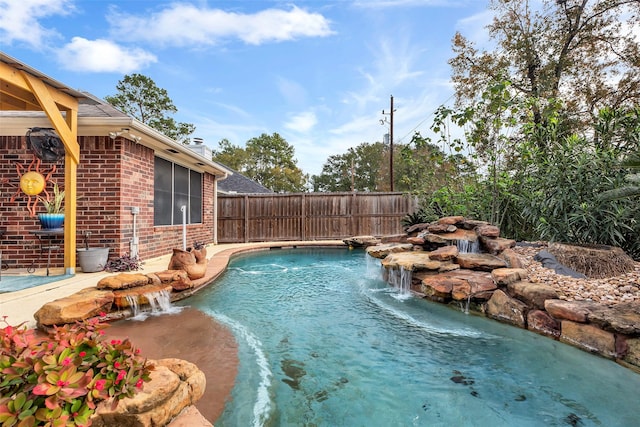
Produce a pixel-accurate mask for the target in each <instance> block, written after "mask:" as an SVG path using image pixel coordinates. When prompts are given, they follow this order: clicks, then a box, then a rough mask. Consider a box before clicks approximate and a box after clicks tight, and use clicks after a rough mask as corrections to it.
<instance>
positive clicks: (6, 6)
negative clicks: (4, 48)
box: [0, 0, 73, 48]
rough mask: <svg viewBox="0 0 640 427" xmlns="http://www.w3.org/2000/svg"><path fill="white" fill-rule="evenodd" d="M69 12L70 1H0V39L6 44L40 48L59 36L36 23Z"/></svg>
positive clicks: (71, 9) (70, 7)
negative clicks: (20, 43)
mask: <svg viewBox="0 0 640 427" xmlns="http://www.w3.org/2000/svg"><path fill="white" fill-rule="evenodd" d="M71 11H73V4H72V1H71V0H59V1H51V0H0V39H2V40H3V43H7V44H10V43H13V42H23V43H26V44H28V45H30V46H31V47H34V48H41V47H42V46H43V45H44V44H46V42H47V41H49V40H51V39H53V38H56V37H59V34H58V33H57V32H56V31H55V30H54V29H51V28H45V27H43V26H42V25H41V24H40V23H39V22H38V21H39V20H40V19H42V18H46V17H49V16H54V15H67V14H69V13H70V12H71Z"/></svg>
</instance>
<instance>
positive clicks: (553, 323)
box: [527, 310, 560, 339]
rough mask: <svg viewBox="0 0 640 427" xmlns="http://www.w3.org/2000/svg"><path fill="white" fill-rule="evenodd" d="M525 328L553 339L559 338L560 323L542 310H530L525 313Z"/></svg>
mask: <svg viewBox="0 0 640 427" xmlns="http://www.w3.org/2000/svg"><path fill="white" fill-rule="evenodd" d="M527 328H528V329H529V330H530V331H533V332H536V333H538V334H541V335H546V336H548V337H551V338H554V339H557V338H558V337H560V322H559V321H557V320H556V319H554V318H553V317H551V316H549V313H547V312H546V311H544V310H531V311H529V312H528V313H527Z"/></svg>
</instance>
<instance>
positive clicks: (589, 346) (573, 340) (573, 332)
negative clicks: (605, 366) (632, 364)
mask: <svg viewBox="0 0 640 427" xmlns="http://www.w3.org/2000/svg"><path fill="white" fill-rule="evenodd" d="M561 325H562V326H561V327H562V333H561V335H560V341H562V342H565V343H567V344H571V345H573V346H575V347H578V348H581V349H583V350H586V351H589V352H591V353H597V354H599V355H601V356H603V357H607V358H610V359H613V358H615V356H616V345H615V336H614V335H613V334H612V333H611V332H607V331H603V330H602V329H600V328H598V327H597V326H594V325H588V324H584V323H576V322H572V321H570V320H563V321H562V324H561Z"/></svg>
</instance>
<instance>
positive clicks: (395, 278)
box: [386, 266, 412, 295]
mask: <svg viewBox="0 0 640 427" xmlns="http://www.w3.org/2000/svg"><path fill="white" fill-rule="evenodd" d="M386 276H387V277H386V279H387V282H388V283H389V284H390V285H391V286H393V287H394V288H397V289H398V290H399V291H400V294H401V295H409V294H410V290H411V277H412V274H411V270H405V268H404V267H402V266H400V268H389V269H387V270H386Z"/></svg>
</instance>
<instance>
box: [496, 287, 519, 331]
mask: <svg viewBox="0 0 640 427" xmlns="http://www.w3.org/2000/svg"><path fill="white" fill-rule="evenodd" d="M486 310H487V311H486V313H487V317H490V318H492V319H495V320H499V321H501V322H504V323H509V324H511V325H514V326H518V327H520V328H525V326H526V321H525V319H526V317H525V312H526V310H527V306H526V304H525V303H523V302H522V301H518V300H517V299H515V298H511V297H510V296H509V295H507V294H506V293H505V292H503V291H501V290H499V289H498V290H497V291H495V292H494V293H493V296H492V297H491V299H490V300H489V301H488V302H487V308H486Z"/></svg>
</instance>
